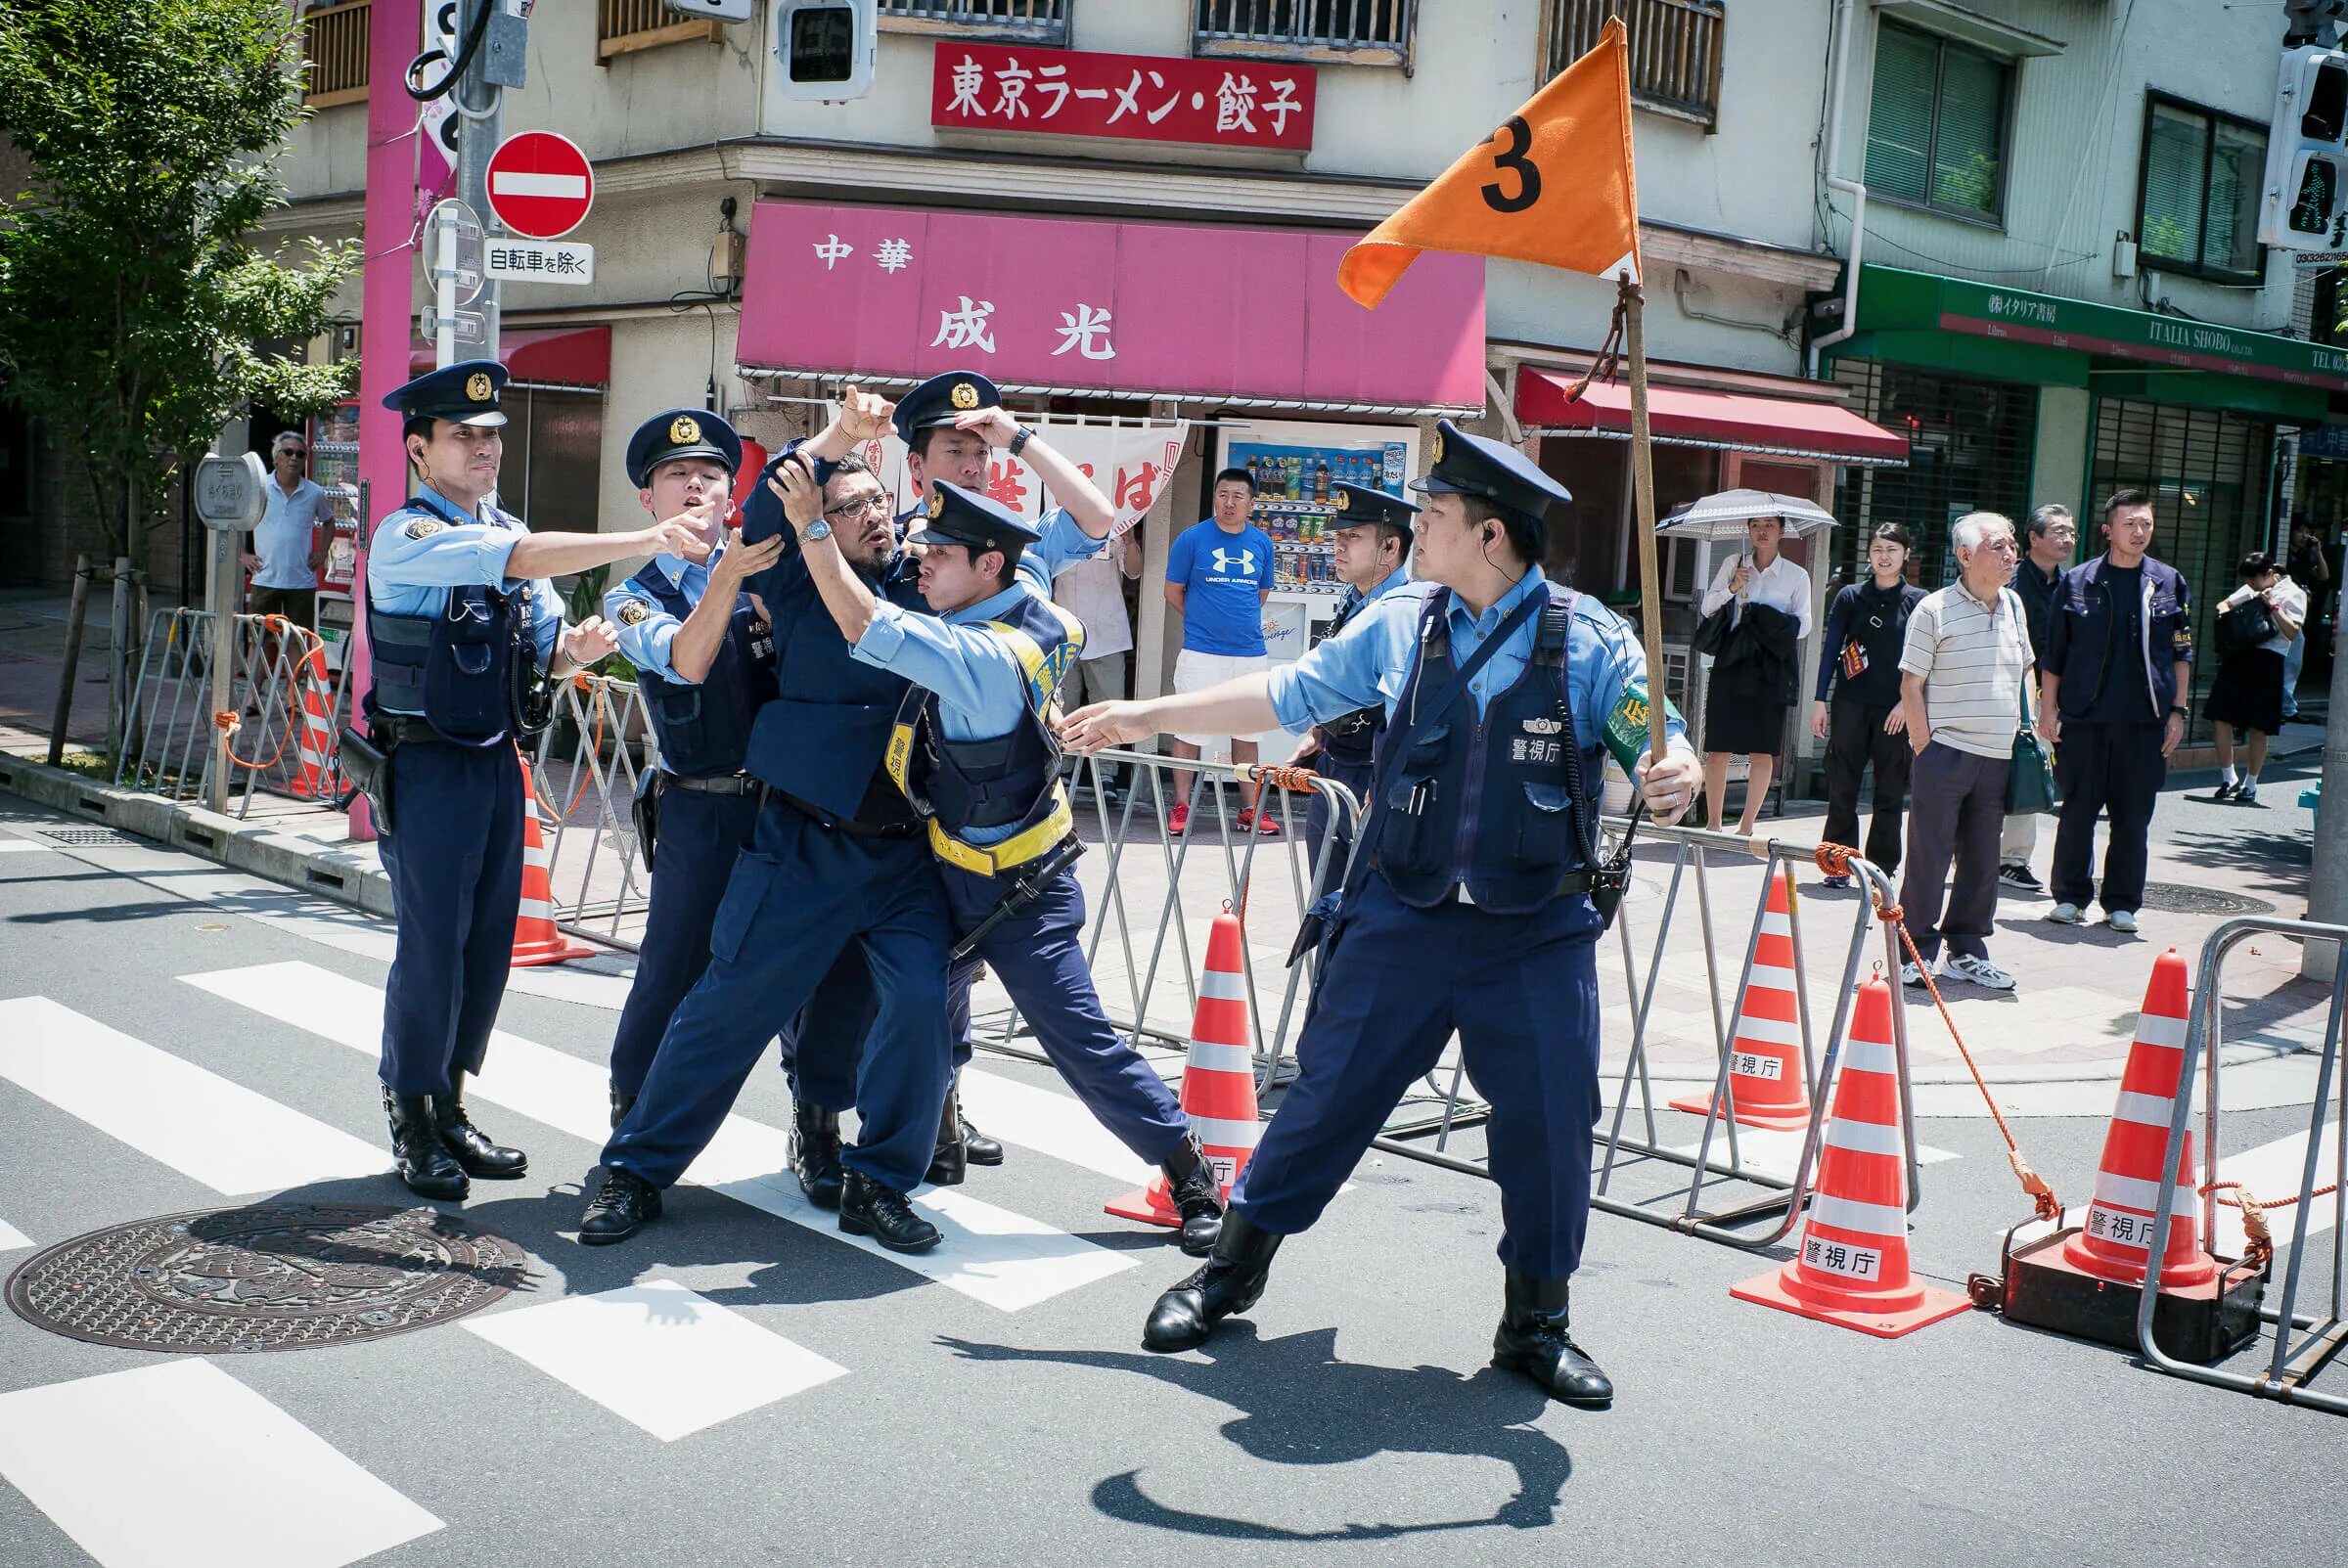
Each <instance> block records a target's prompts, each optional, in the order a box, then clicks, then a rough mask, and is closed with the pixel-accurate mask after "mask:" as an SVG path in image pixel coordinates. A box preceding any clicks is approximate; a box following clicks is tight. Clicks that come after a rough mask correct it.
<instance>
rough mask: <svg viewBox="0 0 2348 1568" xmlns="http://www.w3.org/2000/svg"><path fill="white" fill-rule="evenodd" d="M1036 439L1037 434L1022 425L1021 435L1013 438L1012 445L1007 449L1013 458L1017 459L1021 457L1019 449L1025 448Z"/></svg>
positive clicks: (1020, 428) (1020, 427)
mask: <svg viewBox="0 0 2348 1568" xmlns="http://www.w3.org/2000/svg"><path fill="white" fill-rule="evenodd" d="M1034 439H1035V432H1034V431H1033V430H1031V429H1029V428H1028V427H1027V426H1024V425H1022V426H1019V433H1018V434H1016V435H1015V436H1013V437H1012V438H1011V445H1010V447H1009V448H1007V450H1008V451H1009V452H1010V453H1011V455H1012V456H1013V457H1015V458H1016V457H1017V456H1018V455H1019V448H1021V447H1023V446H1025V445H1026V444H1027V443H1028V442H1030V441H1032V440H1034Z"/></svg>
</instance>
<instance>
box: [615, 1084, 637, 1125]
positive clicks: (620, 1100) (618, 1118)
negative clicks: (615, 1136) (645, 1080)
mask: <svg viewBox="0 0 2348 1568" xmlns="http://www.w3.org/2000/svg"><path fill="white" fill-rule="evenodd" d="M635 1108H636V1097H635V1096H634V1095H627V1094H622V1093H621V1092H620V1091H618V1090H616V1089H614V1090H613V1091H611V1130H612V1131H613V1132H615V1133H616V1132H618V1131H619V1124H620V1123H621V1122H624V1121H626V1120H627V1119H628V1112H630V1111H632V1110H634V1109H635Z"/></svg>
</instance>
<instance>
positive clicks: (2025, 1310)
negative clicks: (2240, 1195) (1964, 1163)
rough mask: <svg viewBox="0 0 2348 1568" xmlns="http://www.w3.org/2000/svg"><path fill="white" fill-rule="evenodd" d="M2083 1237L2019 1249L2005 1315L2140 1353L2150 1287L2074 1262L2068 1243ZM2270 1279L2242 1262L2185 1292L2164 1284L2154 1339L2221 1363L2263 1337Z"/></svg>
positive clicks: (2058, 1237) (2200, 1360)
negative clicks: (2140, 1326) (2261, 1312)
mask: <svg viewBox="0 0 2348 1568" xmlns="http://www.w3.org/2000/svg"><path fill="white" fill-rule="evenodd" d="M2078 1233H2079V1232H2078V1229H2077V1228H2076V1227H2073V1228H2071V1229H2068V1230H2063V1231H2057V1232H2055V1233H2054V1234H2053V1235H2050V1236H2045V1237H2042V1238H2041V1239H2039V1240H2036V1241H2033V1242H2031V1243H2029V1244H2028V1245H2027V1246H2022V1247H2017V1248H2015V1249H2014V1252H2013V1255H2012V1257H2011V1258H2010V1259H2009V1260H2008V1263H2007V1270H2006V1283H2005V1294H2004V1299H2003V1300H2002V1302H2001V1303H2000V1306H2001V1308H2002V1310H2003V1311H2004V1312H2005V1314H2006V1317H2007V1319H2008V1320H2009V1322H2017V1323H2026V1324H2028V1325H2030V1326H2031V1327H2034V1328H2051V1329H2053V1330H2054V1331H2055V1332H2056V1333H2060V1334H2069V1335H2071V1336H2072V1337H2074V1338H2078V1339H2091V1340H2094V1341H2096V1342H2097V1343H2099V1344H2104V1345H2113V1346H2117V1347H2118V1348H2119V1349H2121V1350H2136V1349H2139V1348H2140V1346H2139V1343H2138V1340H2137V1333H2136V1315H2137V1311H2138V1308H2139V1305H2140V1304H2141V1303H2142V1302H2143V1300H2144V1287H2143V1286H2142V1285H2141V1284H2132V1283H2128V1282H2125V1281H2119V1280H2111V1279H2103V1278H2099V1277H2097V1276H2095V1275H2093V1274H2090V1273H2088V1272H2087V1271H2086V1270H2084V1269H2081V1268H2080V1267H2079V1266H2078V1265H2077V1264H2075V1263H2073V1262H2072V1261H2071V1259H2070V1257H2069V1255H2068V1254H2067V1252H2066V1251H2065V1248H2064V1245H2063V1244H2064V1243H2065V1242H2066V1241H2068V1240H2069V1239H2070V1238H2071V1237H2073V1236H2075V1235H2077V1234H2078ZM2266 1282H2267V1277H2266V1273H2265V1271H2263V1270H2247V1269H2243V1268H2241V1267H2240V1266H2239V1265H2236V1266H2235V1267H2233V1268H2227V1269H2220V1270H2217V1271H2216V1272H2215V1273H2214V1274H2213V1275H2212V1276H2211V1277H2209V1278H2207V1279H2205V1280H2203V1281H2202V1282H2200V1283H2199V1284H2197V1285H2191V1286H2188V1287H2186V1288H2184V1289H2171V1288H2169V1286H2168V1285H2167V1284H2166V1283H2165V1282H2164V1284H2163V1285H2162V1288H2161V1292H2160V1300H2159V1301H2158V1302H2156V1303H2155V1304H2154V1305H2153V1308H2152V1342H2153V1343H2154V1344H2155V1345H2157V1346H2159V1347H2160V1348H2161V1350H2163V1351H2164V1352H2166V1353H2167V1354H2169V1355H2171V1356H2174V1357H2176V1358H2177V1359H2178V1360H2179V1361H2188V1362H2193V1363H2196V1364H2200V1365H2207V1364H2208V1363H2210V1362H2214V1361H2222V1360H2223V1359H2225V1358H2226V1357H2228V1356H2230V1355H2232V1354H2234V1352H2235V1351H2236V1350H2239V1349H2240V1348H2241V1347H2242V1346H2244V1345H2246V1344H2248V1343H2249V1342H2250V1341H2251V1340H2252V1339H2254V1338H2256V1337H2257V1336H2258V1331H2259V1323H2258V1305H2259V1300H2260V1298H2261V1297H2262V1296H2263V1295H2264V1294H2265V1291H2266Z"/></svg>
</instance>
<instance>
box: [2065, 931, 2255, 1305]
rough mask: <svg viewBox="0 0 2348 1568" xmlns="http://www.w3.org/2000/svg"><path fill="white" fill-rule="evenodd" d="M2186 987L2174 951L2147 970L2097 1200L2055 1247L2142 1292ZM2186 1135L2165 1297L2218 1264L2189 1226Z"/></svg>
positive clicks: (2174, 1092) (2206, 1276)
mask: <svg viewBox="0 0 2348 1568" xmlns="http://www.w3.org/2000/svg"><path fill="white" fill-rule="evenodd" d="M2190 992H2191V987H2190V985H2189V984H2188V982H2187V980H2186V972H2185V960H2184V959H2182V958H2180V957H2179V956H2178V954H2177V950H2176V949H2175V948H2171V949H2169V950H2168V951H2167V952H2166V953H2163V954H2162V955H2161V956H2160V957H2159V958H2157V959H2155V960H2154V961H2153V963H2152V980H2151V983H2150V984H2149V985H2147V986H2145V1007H2144V1010H2143V1011H2142V1012H2140V1013H2138V1014H2137V1015H2136V1043H2135V1044H2134V1045H2132V1046H2130V1047H2129V1048H2128V1068H2127V1070H2126V1071H2125V1072H2124V1073H2122V1074H2121V1075H2120V1098H2119V1103H2118V1104H2117V1105H2116V1106H2115V1107H2113V1110H2112V1113H2111V1129H2110V1131H2109V1132H2107V1133H2105V1134H2104V1135H2103V1158H2102V1161H2101V1163H2100V1165H2099V1167H2098V1169H2097V1171H2096V1195H2095V1200H2094V1201H2093V1202H2091V1203H2090V1204H2089V1205H2088V1209H2087V1223H2086V1224H2085V1225H2084V1226H2082V1227H2081V1228H2080V1229H2079V1231H2078V1232H2077V1233H2075V1234H2073V1235H2071V1236H2070V1237H2068V1238H2067V1239H2065V1240H2064V1242H2063V1244H2062V1258H2063V1262H2065V1263H2067V1264H2069V1265H2070V1266H2071V1267H2072V1268H2074V1269H2077V1270H2079V1271H2080V1272H2082V1273H2084V1274H2092V1275H2094V1276H2095V1277H2097V1278H2099V1279H2109V1280H2111V1281H2113V1282H2114V1283H2116V1284H2128V1285H2141V1284H2143V1283H2144V1282H2145V1265H2146V1262H2147V1260H2148V1258H2149V1256H2150V1249H2151V1243H2152V1234H2153V1232H2155V1231H2156V1230H2158V1229H2159V1227H2160V1222H2159V1219H2158V1218H2157V1216H2156V1214H2155V1212H2154V1207H2153V1205H2154V1204H2155V1203H2156V1202H2157V1201H2158V1199H2159V1197H2160V1156H2161V1154H2162V1153H2163V1152H2164V1151H2166V1150H2167V1148H2168V1146H2169V1119H2170V1117H2171V1116H2172V1115H2173V1114H2174V1113H2175V1112H2176V1109H2177V1097H2178V1096H2179V1095H2180V1094H2182V1093H2184V1090H2185V1086H2184V1085H2182V1084H2181V1083H2179V1081H2178V1080H2179V1079H2180V1078H2181V1077H2182V1076H2183V1074H2184V1071H2185V1029H2186V1022H2185V1020H2186V1008H2187V1007H2188V1005H2189V1002H2190ZM2193 1187H2194V1181H2193V1135H2192V1133H2191V1132H2190V1130H2189V1131H2188V1132H2187V1133H2186V1135H2185V1144H2184V1146H2183V1147H2182V1148H2180V1149H2179V1150H2178V1151H2177V1190H2176V1191H2175V1193H2174V1194H2172V1196H2171V1198H2170V1200H2169V1214H2168V1235H2167V1237H2166V1239H2165V1240H2164V1242H2163V1243H2162V1250H2161V1255H2160V1285H2161V1289H2162V1290H2164V1291H2167V1290H2171V1289H2176V1290H2193V1289H2200V1288H2204V1287H2206V1286H2207V1285H2208V1284H2209V1283H2210V1281H2211V1280H2213V1279H2215V1278H2216V1277H2218V1265H2217V1260H2216V1259H2214V1258H2212V1257H2210V1255H2209V1254H2208V1253H2206V1252H2203V1251H2202V1250H2201V1245H2200V1241H2199V1239H2198V1238H2197V1237H2196V1236H2195V1235H2194V1228H2195V1227H2196V1226H2197V1225H2198V1224H2199V1222H2200V1218H2201V1211H2200V1208H2199V1206H2198V1201H2197V1199H2196V1197H2195V1195H2194V1190H2193Z"/></svg>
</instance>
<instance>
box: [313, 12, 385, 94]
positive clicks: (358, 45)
mask: <svg viewBox="0 0 2348 1568" xmlns="http://www.w3.org/2000/svg"><path fill="white" fill-rule="evenodd" d="M374 9H375V7H374V0H347V3H346V4H343V5H339V6H321V7H318V8H317V9H314V10H312V11H310V12H309V13H308V14H307V15H305V16H304V17H303V18H302V19H301V52H302V55H303V57H304V58H305V59H307V60H308V61H309V63H310V72H309V75H308V77H307V78H306V79H305V80H304V81H303V83H302V89H301V101H302V102H303V103H304V104H306V105H308V106H309V107H310V108H312V109H332V108H334V107H335V106H336V105H337V104H359V103H364V102H366V99H367V32H368V26H367V24H368V21H369V19H370V18H371V17H372V16H373V14H374Z"/></svg>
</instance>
